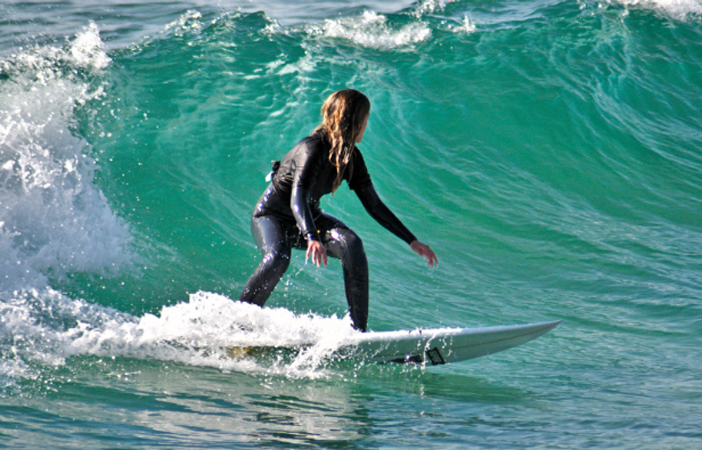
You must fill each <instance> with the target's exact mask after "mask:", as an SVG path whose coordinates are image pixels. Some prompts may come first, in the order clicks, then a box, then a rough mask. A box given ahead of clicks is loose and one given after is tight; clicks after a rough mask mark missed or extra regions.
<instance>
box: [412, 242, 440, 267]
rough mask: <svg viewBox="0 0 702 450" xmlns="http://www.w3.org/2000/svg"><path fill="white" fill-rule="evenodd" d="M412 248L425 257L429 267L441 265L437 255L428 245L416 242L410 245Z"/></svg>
mask: <svg viewBox="0 0 702 450" xmlns="http://www.w3.org/2000/svg"><path fill="white" fill-rule="evenodd" d="M410 248H411V249H412V250H414V251H415V252H417V253H418V254H419V256H423V257H425V258H426V259H427V262H428V263H429V267H434V264H439V260H438V259H437V258H436V254H435V253H434V252H433V251H432V249H430V248H429V246H428V245H426V244H422V243H421V242H419V241H414V242H412V243H411V244H410Z"/></svg>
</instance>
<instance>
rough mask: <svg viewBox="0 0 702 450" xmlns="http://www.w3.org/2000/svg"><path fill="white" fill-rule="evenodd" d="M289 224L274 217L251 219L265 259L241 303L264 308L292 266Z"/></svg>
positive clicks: (251, 280)
mask: <svg viewBox="0 0 702 450" xmlns="http://www.w3.org/2000/svg"><path fill="white" fill-rule="evenodd" d="M288 228H289V225H288V224H287V223H286V222H284V221H282V220H280V219H278V218H277V217H274V216H261V217H254V218H252V219H251V233H252V234H253V237H254V240H255V241H256V244H257V245H258V248H259V249H261V254H263V260H262V261H261V263H260V264H259V265H258V268H256V271H255V272H254V274H253V275H251V278H250V279H249V281H248V283H246V286H244V291H243V292H242V293H241V295H240V296H239V299H240V300H241V301H244V302H247V303H254V304H256V305H259V306H263V305H264V303H266V300H268V297H269V296H270V295H271V292H273V289H275V286H276V285H277V284H278V281H280V279H281V278H282V277H283V275H284V274H285V271H286V270H288V266H289V265H290V243H289V240H288V236H287V234H288V233H287V231H288V230H287V229H288Z"/></svg>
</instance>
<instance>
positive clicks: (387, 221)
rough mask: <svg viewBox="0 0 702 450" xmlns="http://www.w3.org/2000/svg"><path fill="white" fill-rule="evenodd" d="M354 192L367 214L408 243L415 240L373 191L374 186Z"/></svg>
mask: <svg viewBox="0 0 702 450" xmlns="http://www.w3.org/2000/svg"><path fill="white" fill-rule="evenodd" d="M355 192H356V195H358V198H359V199H360V200H361V203H363V207H364V208H366V211H368V214H370V216H371V217H372V218H374V219H375V220H376V222H378V223H379V224H381V225H382V226H383V227H385V228H386V229H388V230H389V231H390V232H391V233H392V234H394V235H395V236H397V237H399V238H400V239H402V240H403V241H405V242H407V243H408V244H411V243H412V242H414V241H416V240H417V238H416V237H415V235H414V234H412V232H411V231H410V230H408V229H407V227H406V226H404V225H403V224H402V222H400V219H398V218H397V216H395V214H393V213H392V211H390V209H389V208H388V207H387V206H385V203H383V201H382V200H381V199H380V197H379V196H378V193H377V192H375V188H374V187H373V185H372V184H371V185H369V186H366V187H365V188H363V189H362V190H360V191H355Z"/></svg>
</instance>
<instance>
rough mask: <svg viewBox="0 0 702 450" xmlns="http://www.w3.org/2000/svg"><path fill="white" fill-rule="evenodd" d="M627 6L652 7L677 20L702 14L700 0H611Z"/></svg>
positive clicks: (610, 0) (701, 2)
mask: <svg viewBox="0 0 702 450" xmlns="http://www.w3.org/2000/svg"><path fill="white" fill-rule="evenodd" d="M609 2H613V3H617V4H620V5H622V6H624V7H627V8H638V9H651V10H654V11H657V12H661V13H664V14H667V15H669V16H670V17H672V18H674V19H676V20H685V19H686V18H688V17H689V16H699V15H702V1H700V0H609Z"/></svg>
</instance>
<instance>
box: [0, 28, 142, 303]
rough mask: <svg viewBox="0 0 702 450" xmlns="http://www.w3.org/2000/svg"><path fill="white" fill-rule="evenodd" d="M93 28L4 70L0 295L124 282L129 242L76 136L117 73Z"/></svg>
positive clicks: (13, 61) (22, 57)
mask: <svg viewBox="0 0 702 450" xmlns="http://www.w3.org/2000/svg"><path fill="white" fill-rule="evenodd" d="M109 61H110V60H109V57H108V56H107V54H106V53H105V50H104V46H103V44H102V41H101V40H100V38H99V34H98V30H97V27H96V26H95V25H94V24H93V25H90V26H89V27H87V28H86V29H85V30H84V31H83V32H82V33H80V34H78V35H77V36H76V38H75V40H74V41H73V42H72V43H71V44H70V45H69V46H68V47H67V48H63V49H62V48H53V47H42V48H35V49H31V50H27V51H24V52H23V53H20V54H18V55H14V56H13V57H12V58H10V59H8V60H5V61H2V62H0V64H2V69H3V72H5V73H6V74H8V75H9V77H10V79H9V81H5V82H3V84H2V85H1V86H0V250H2V251H0V269H1V270H2V272H0V274H1V275H0V281H2V284H1V285H0V291H4V292H11V291H13V290H16V289H27V288H42V287H43V286H44V284H45V283H46V276H47V275H50V276H54V277H61V276H62V275H64V274H66V273H68V272H71V271H89V272H98V273H101V274H103V275H111V274H116V273H118V272H119V271H120V270H121V269H122V268H123V267H125V266H129V265H130V264H131V261H132V255H131V254H130V251H129V250H128V247H129V244H130V242H131V236H130V234H129V230H128V228H127V226H126V225H125V224H124V223H123V222H122V221H120V220H119V219H118V217H117V216H116V215H115V214H114V213H113V212H112V211H111V209H110V207H109V205H108V203H107V200H106V199H105V197H104V195H103V194H102V192H100V191H99V190H98V189H97V188H96V187H95V186H94V185H93V179H94V172H95V168H96V167H95V162H94V160H93V159H92V158H91V157H90V156H89V155H88V152H89V150H90V147H89V145H88V143H87V142H86V141H85V140H84V139H83V138H82V137H80V136H78V135H76V134H75V133H74V132H73V131H72V130H73V126H74V117H73V112H74V109H75V108H76V106H77V105H80V104H84V103H85V102H87V101H89V100H91V99H94V98H97V97H99V96H100V95H102V89H101V88H100V87H99V85H98V86H97V87H96V86H95V85H92V84H91V83H90V81H86V79H87V80H90V79H92V78H95V77H99V74H100V70H102V69H104V68H105V67H106V66H107V65H108V64H109Z"/></svg>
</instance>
